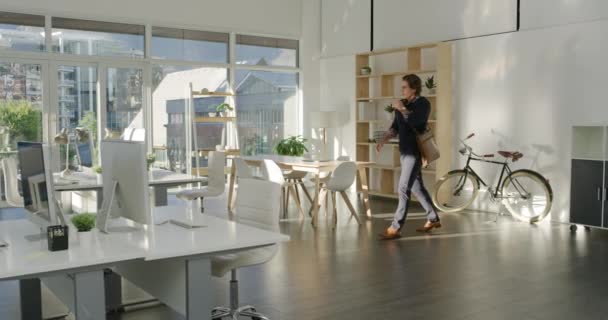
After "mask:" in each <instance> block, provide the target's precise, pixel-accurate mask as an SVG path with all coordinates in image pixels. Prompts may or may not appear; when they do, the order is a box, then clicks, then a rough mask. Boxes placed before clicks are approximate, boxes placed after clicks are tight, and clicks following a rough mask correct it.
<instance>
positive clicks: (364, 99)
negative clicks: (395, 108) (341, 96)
mask: <svg viewBox="0 0 608 320" xmlns="http://www.w3.org/2000/svg"><path fill="white" fill-rule="evenodd" d="M423 97H425V98H435V97H437V95H436V94H429V95H423ZM391 99H399V100H401V99H404V97H397V96H383V97H367V98H357V101H372V100H391Z"/></svg>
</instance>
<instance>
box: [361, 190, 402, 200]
mask: <svg viewBox="0 0 608 320" xmlns="http://www.w3.org/2000/svg"><path fill="white" fill-rule="evenodd" d="M368 194H369V195H370V196H376V197H383V198H392V199H399V196H398V195H397V194H396V193H384V192H382V191H380V190H369V191H368Z"/></svg>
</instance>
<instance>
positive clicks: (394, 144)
mask: <svg viewBox="0 0 608 320" xmlns="http://www.w3.org/2000/svg"><path fill="white" fill-rule="evenodd" d="M376 144H377V143H375V142H357V145H360V146H375V145H376ZM384 145H385V146H393V147H395V148H399V144H398V143H385V144H384Z"/></svg>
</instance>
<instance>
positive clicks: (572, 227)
mask: <svg viewBox="0 0 608 320" xmlns="http://www.w3.org/2000/svg"><path fill="white" fill-rule="evenodd" d="M576 229H578V227H577V226H576V225H575V224H573V225H571V226H570V231H572V232H576Z"/></svg>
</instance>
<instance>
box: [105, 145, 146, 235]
mask: <svg viewBox="0 0 608 320" xmlns="http://www.w3.org/2000/svg"><path fill="white" fill-rule="evenodd" d="M101 166H102V168H103V171H102V179H103V195H104V201H103V205H102V209H101V211H100V212H99V213H98V214H97V228H98V229H99V230H101V231H103V232H105V233H108V232H109V231H110V230H109V223H110V218H112V217H115V218H117V217H122V218H125V219H128V220H131V221H133V222H136V223H138V224H142V225H149V224H150V223H151V221H152V217H151V215H152V214H151V210H150V196H149V188H148V170H147V167H146V145H145V143H144V142H137V141H123V140H105V141H102V142H101Z"/></svg>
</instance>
